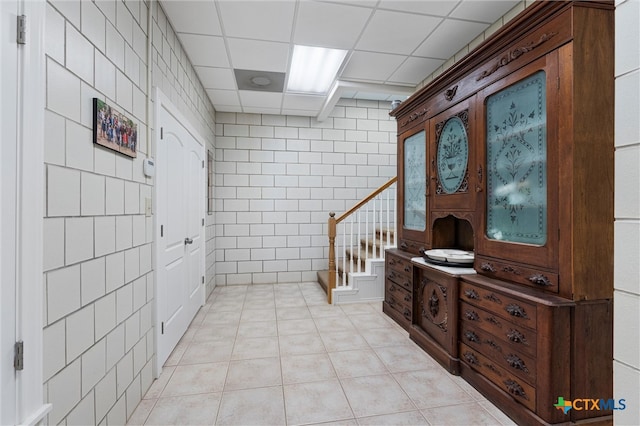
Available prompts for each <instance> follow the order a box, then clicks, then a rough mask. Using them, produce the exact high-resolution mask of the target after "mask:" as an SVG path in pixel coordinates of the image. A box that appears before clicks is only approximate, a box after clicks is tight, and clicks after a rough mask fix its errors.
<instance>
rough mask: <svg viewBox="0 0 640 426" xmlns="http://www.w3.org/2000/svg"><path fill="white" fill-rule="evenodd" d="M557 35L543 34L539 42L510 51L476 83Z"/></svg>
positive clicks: (480, 76)
mask: <svg viewBox="0 0 640 426" xmlns="http://www.w3.org/2000/svg"><path fill="white" fill-rule="evenodd" d="M556 34H557V33H556V32H550V33H548V34H547V33H545V34H542V35H541V36H540V38H539V39H538V40H537V41H532V42H531V43H529V44H526V45H524V46H518V47H516V48H515V49H512V50H510V51H509V52H507V53H506V54H504V55H503V56H502V57H501V58H500V59H498V62H497V63H496V64H495V65H494V66H493V67H491V68H489V69H488V70H485V71H483V72H482V74H480V75H479V76H478V78H476V81H480V80H482V79H483V78H485V77H489V76H490V75H491V74H493V73H494V72H496V71H498V70H499V69H500V68H502V67H504V66H505V65H508V64H509V63H510V62H511V61H513V60H515V59H518V58H519V57H520V56H522V55H524V54H525V53H527V52H531V51H532V50H533V49H535V48H536V47H538V46H540V45H541V44H543V43H544V42H545V41H547V40H550V39H551V38H552V37H553V36H554V35H556Z"/></svg>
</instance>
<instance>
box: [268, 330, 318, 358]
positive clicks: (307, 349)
mask: <svg viewBox="0 0 640 426" xmlns="http://www.w3.org/2000/svg"><path fill="white" fill-rule="evenodd" d="M278 339H279V341H280V353H281V354H282V355H304V354H317V353H324V352H326V350H325V348H324V345H323V344H322V339H320V335H319V334H318V333H308V334H294V335H291V336H279V337H278Z"/></svg>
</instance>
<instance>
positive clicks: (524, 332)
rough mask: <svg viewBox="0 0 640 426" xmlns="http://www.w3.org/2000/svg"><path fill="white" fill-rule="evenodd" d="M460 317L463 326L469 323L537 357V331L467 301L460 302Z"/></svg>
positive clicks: (515, 348) (520, 350)
mask: <svg viewBox="0 0 640 426" xmlns="http://www.w3.org/2000/svg"><path fill="white" fill-rule="evenodd" d="M460 318H461V320H462V324H463V326H464V324H465V323H469V325H471V326H472V327H474V328H479V329H481V330H483V331H485V332H487V333H489V334H490V335H493V336H495V337H497V338H498V339H499V340H501V341H503V342H505V343H507V344H509V345H512V347H513V348H514V350H517V351H519V352H521V353H523V354H525V355H528V356H530V357H533V358H535V357H536V344H537V335H536V332H534V331H531V330H529V329H527V328H523V327H519V326H517V325H515V324H512V323H511V322H509V321H505V320H504V319H503V318H501V317H498V316H496V315H494V314H492V313H491V312H488V311H486V310H484V309H482V308H478V307H477V306H473V305H469V304H467V303H465V302H460Z"/></svg>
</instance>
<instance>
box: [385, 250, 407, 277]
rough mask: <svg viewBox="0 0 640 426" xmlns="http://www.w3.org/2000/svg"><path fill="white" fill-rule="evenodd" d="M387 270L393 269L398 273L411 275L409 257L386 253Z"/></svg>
mask: <svg viewBox="0 0 640 426" xmlns="http://www.w3.org/2000/svg"><path fill="white" fill-rule="evenodd" d="M386 263H387V271H395V272H397V273H399V274H405V275H408V276H411V273H412V271H413V266H412V264H411V260H410V259H403V258H401V257H396V256H390V255H388V254H387V261H386Z"/></svg>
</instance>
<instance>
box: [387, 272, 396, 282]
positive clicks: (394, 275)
mask: <svg viewBox="0 0 640 426" xmlns="http://www.w3.org/2000/svg"><path fill="white" fill-rule="evenodd" d="M395 277H396V274H395V272H389V275H387V278H389V279H390V280H392V279H395Z"/></svg>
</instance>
